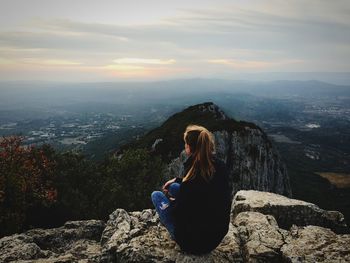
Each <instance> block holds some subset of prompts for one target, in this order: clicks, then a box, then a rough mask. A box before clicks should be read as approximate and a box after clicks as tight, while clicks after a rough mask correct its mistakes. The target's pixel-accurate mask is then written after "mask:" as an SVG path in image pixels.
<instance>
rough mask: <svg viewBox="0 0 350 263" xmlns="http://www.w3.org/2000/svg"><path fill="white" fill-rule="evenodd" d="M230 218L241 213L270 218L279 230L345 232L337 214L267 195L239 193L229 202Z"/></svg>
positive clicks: (277, 196) (254, 192)
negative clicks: (314, 228)
mask: <svg viewBox="0 0 350 263" xmlns="http://www.w3.org/2000/svg"><path fill="white" fill-rule="evenodd" d="M233 203H234V204H235V205H234V206H233V207H232V213H231V214H232V217H235V216H236V215H237V214H239V213H241V212H244V211H255V212H260V213H262V214H270V215H272V216H273V217H274V218H275V219H276V220H277V222H278V225H279V227H281V228H284V229H289V228H290V227H291V226H292V225H293V224H295V225H298V226H307V225H315V226H323V227H327V228H330V229H331V230H332V231H334V232H335V233H339V234H341V233H347V232H348V230H349V229H348V227H347V225H346V222H345V219H344V216H343V214H342V213H340V212H338V211H326V210H323V209H320V208H319V207H318V206H317V205H315V204H312V203H308V202H305V201H302V200H297V199H291V198H287V197H285V196H282V195H276V194H273V193H269V192H259V191H253V190H250V191H240V192H238V193H237V194H236V195H235V197H234V200H233Z"/></svg>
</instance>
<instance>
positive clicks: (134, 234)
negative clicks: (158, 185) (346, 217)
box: [0, 190, 350, 263]
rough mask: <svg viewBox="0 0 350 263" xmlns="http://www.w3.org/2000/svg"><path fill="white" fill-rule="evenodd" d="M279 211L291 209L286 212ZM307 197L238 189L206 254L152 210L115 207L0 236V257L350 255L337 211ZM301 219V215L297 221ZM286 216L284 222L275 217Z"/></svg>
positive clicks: (315, 258) (288, 258) (270, 258)
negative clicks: (191, 249) (222, 232)
mask: <svg viewBox="0 0 350 263" xmlns="http://www.w3.org/2000/svg"><path fill="white" fill-rule="evenodd" d="M286 211H291V212H290V213H288V212H286ZM329 212H330V213H332V211H324V210H322V209H320V208H319V207H317V206H316V205H314V204H310V203H306V202H303V201H300V200H295V199H289V198H286V197H284V196H281V195H278V194H274V193H268V192H259V191H253V190H250V191H239V192H238V193H237V194H236V195H235V198H234V202H233V204H232V213H231V223H230V227H229V231H228V233H227V235H226V236H225V237H224V239H223V240H222V242H221V244H220V245H219V246H218V247H217V248H216V249H215V250H213V251H212V252H211V253H209V254H206V255H202V256H194V255H190V254H186V253H183V252H182V251H181V250H180V249H179V247H178V245H177V244H176V243H175V242H174V241H172V240H171V239H170V236H169V234H168V232H167V231H166V229H165V228H164V227H163V226H162V225H161V223H160V222H159V218H158V216H157V214H156V213H155V211H154V210H151V209H146V210H143V211H138V212H126V211H125V210H123V209H117V210H116V211H114V212H113V213H112V214H111V215H110V216H109V220H108V222H107V224H104V223H103V222H102V221H97V220H89V221H73V222H67V223H66V224H65V225H64V226H63V227H60V228H56V229H47V230H43V229H34V230H30V231H27V232H25V233H23V234H19V235H12V236H9V237H4V238H2V239H0V261H1V262H11V261H16V262H198V263H199V262H350V245H349V244H350V235H349V234H336V233H335V232H334V231H332V229H330V228H328V227H329V225H332V226H337V227H339V225H340V226H341V229H342V231H343V232H347V233H349V231H346V230H348V229H347V226H346V225H345V223H343V220H342V219H341V218H343V216H342V214H341V213H339V212H336V211H334V212H336V213H337V214H338V215H337V217H332V216H330V217H329V216H326V217H327V220H328V221H327V220H326V221H322V220H319V221H317V220H315V217H316V215H319V216H320V217H322V215H327V213H329ZM302 219H303V220H302ZM283 222H288V224H289V225H290V227H289V226H287V225H284V226H283V227H282V226H281V224H283Z"/></svg>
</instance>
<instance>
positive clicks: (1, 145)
mask: <svg viewBox="0 0 350 263" xmlns="http://www.w3.org/2000/svg"><path fill="white" fill-rule="evenodd" d="M22 142H23V138H22V137H19V136H9V137H3V138H2V139H1V140H0V225H1V229H0V235H1V236H2V235H6V234H9V233H13V232H18V231H21V230H22V228H23V226H24V223H25V220H26V215H27V212H28V210H29V209H30V208H31V207H33V206H37V205H40V206H46V207H47V206H50V205H51V204H52V203H54V202H55V201H56V197H57V191H56V189H55V188H54V187H53V185H52V179H53V170H54V167H55V162H54V161H52V160H50V159H49V158H48V157H47V156H46V155H45V153H44V150H43V149H42V148H37V147H35V146H23V145H22Z"/></svg>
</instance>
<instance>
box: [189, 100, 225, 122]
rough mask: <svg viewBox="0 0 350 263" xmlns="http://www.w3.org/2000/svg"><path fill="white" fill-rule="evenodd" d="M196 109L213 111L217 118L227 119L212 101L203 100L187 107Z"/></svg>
mask: <svg viewBox="0 0 350 263" xmlns="http://www.w3.org/2000/svg"><path fill="white" fill-rule="evenodd" d="M193 109H197V110H199V111H201V112H208V113H213V114H214V116H215V117H216V118H217V119H218V120H227V119H229V117H228V116H227V115H226V114H225V113H224V112H223V111H222V110H221V109H220V108H219V106H218V105H216V104H215V103H213V102H204V103H201V104H197V105H194V106H191V107H189V108H187V110H193Z"/></svg>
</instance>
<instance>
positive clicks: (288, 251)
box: [281, 225, 350, 263]
mask: <svg viewBox="0 0 350 263" xmlns="http://www.w3.org/2000/svg"><path fill="white" fill-rule="evenodd" d="M281 252H282V256H283V258H285V259H287V260H288V262H325V263H326V262H350V235H336V234H335V233H334V232H332V231H331V230H330V229H328V228H323V227H319V226H311V225H310V226H305V227H296V226H294V227H293V228H292V229H291V234H290V235H288V236H287V238H286V244H285V245H284V246H283V247H282V248H281Z"/></svg>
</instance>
